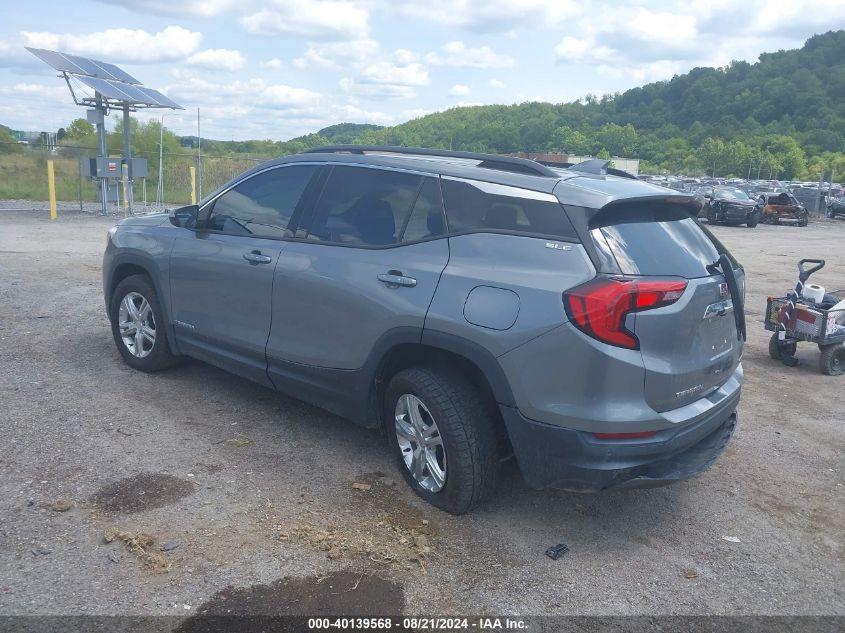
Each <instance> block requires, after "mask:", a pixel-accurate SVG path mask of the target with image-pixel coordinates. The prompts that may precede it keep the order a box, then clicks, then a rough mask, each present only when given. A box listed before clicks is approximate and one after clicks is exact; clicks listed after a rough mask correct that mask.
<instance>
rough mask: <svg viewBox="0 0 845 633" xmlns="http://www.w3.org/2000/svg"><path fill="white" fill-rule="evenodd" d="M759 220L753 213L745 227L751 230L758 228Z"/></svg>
mask: <svg viewBox="0 0 845 633" xmlns="http://www.w3.org/2000/svg"><path fill="white" fill-rule="evenodd" d="M759 220H760V218H759V217H758V216H757V214H756V213H752V214H751V215H749V216H748V221H747V222H746V223H745V226H747V227H748V228H749V229H753V228H754V227H755V226H757V222H759Z"/></svg>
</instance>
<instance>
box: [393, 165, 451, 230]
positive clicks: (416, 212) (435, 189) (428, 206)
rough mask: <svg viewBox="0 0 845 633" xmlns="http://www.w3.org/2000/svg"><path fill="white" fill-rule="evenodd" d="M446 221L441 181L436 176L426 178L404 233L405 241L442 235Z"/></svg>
mask: <svg viewBox="0 0 845 633" xmlns="http://www.w3.org/2000/svg"><path fill="white" fill-rule="evenodd" d="M445 228H446V223H445V222H444V219H443V200H442V198H441V196H440V183H439V182H438V181H437V179H436V178H427V177H426V178H424V179H423V184H422V187H421V188H420V193H419V195H418V196H417V201H416V202H415V203H414V209H413V211H411V217H410V218H409V219H408V223H407V225H406V226H405V230H404V232H403V233H402V241H403V242H417V241H419V240H426V239H431V238H434V237H437V236H439V235H442V234H443V233H444V231H445Z"/></svg>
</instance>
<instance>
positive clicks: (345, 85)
mask: <svg viewBox="0 0 845 633" xmlns="http://www.w3.org/2000/svg"><path fill="white" fill-rule="evenodd" d="M430 82H431V81H430V79H429V76H428V71H427V70H426V68H425V67H424V66H423V65H422V64H419V63H411V64H404V65H403V64H394V63H392V62H389V61H379V62H376V63H374V64H370V65H369V66H365V67H364V68H363V69H362V70H361V72H360V73H359V74H358V76H357V77H354V78H350V77H344V78H343V79H341V80H340V84H339V85H340V87H341V88H342V89H343V90H344V91H346V92H348V93H351V94H354V95H357V96H360V97H364V98H367V99H412V98H414V97H415V96H416V94H417V93H416V90H415V88H417V87H420V86H427V85H428V84H429V83H430Z"/></svg>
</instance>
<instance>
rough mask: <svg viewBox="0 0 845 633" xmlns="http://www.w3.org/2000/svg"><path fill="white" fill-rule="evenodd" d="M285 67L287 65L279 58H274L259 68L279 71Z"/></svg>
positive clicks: (261, 64) (262, 63)
mask: <svg viewBox="0 0 845 633" xmlns="http://www.w3.org/2000/svg"><path fill="white" fill-rule="evenodd" d="M284 65H285V63H284V62H283V61H282V60H281V59H279V58H278V57H273V58H272V59H265V60H264V61H262V62H261V63H260V64H259V66H260V67H261V68H263V69H265V70H279V69H280V68H283V67H284Z"/></svg>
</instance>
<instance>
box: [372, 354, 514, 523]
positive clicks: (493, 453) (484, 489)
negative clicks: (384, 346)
mask: <svg viewBox="0 0 845 633" xmlns="http://www.w3.org/2000/svg"><path fill="white" fill-rule="evenodd" d="M384 419H385V426H386V430H387V435H388V438H389V442H390V444H391V447H392V449H393V450H394V452H395V453H396V455H397V460H398V465H399V469H400V470H401V471H402V475H403V476H404V477H405V480H406V481H407V482H408V484H409V485H410V486H411V487H412V488H413V489H414V490H415V491H416V493H417V494H418V495H420V496H421V497H422V498H423V499H425V500H426V501H428V502H429V503H431V504H432V505H434V506H437V507H438V508H441V509H442V510H445V511H446V512H450V513H451V514H463V513H465V512H468V511H469V510H471V509H472V508H474V507H475V506H477V505H478V504H479V503H480V502H481V501H483V500H484V499H486V498H488V497H489V496H490V495H491V494H492V493H493V491H494V489H495V487H496V480H497V476H498V469H499V456H498V451H497V443H496V433H495V427H494V425H493V409H492V403H490V402H488V401H487V398H485V397H484V396H483V395H482V394H481V393H480V392H479V390H478V389H477V388H476V387H475V386H474V385H473V384H472V383H470V382H469V381H467V380H466V379H465V378H464V377H463V376H461V375H460V374H458V373H456V372H452V371H449V370H440V369H432V368H428V367H415V368H411V369H406V370H403V371H401V372H399V373H398V374H396V375H395V376H394V377H393V378H392V380H391V381H390V384H389V385H388V388H387V393H386V398H385V414H384Z"/></svg>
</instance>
